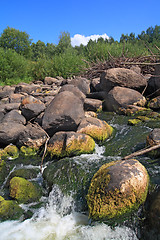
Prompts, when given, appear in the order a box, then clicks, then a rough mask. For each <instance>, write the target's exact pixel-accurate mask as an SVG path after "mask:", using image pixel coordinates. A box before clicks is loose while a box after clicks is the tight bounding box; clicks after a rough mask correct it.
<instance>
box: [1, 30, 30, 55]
mask: <svg viewBox="0 0 160 240" xmlns="http://www.w3.org/2000/svg"><path fill="white" fill-rule="evenodd" d="M30 44H31V39H29V35H28V34H27V33H26V32H22V31H19V30H16V29H15V28H10V27H7V28H6V29H4V31H3V33H2V34H1V37H0V47H3V48H4V49H13V50H15V51H16V52H17V53H19V54H21V55H23V56H25V57H27V58H29V57H30V54H31V48H30Z"/></svg>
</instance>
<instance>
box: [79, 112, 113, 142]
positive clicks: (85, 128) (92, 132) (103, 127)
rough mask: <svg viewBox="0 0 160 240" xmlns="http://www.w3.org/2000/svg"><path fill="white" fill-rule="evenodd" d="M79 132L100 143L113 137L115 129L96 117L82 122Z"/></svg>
mask: <svg viewBox="0 0 160 240" xmlns="http://www.w3.org/2000/svg"><path fill="white" fill-rule="evenodd" d="M77 132H78V133H84V134H87V135H89V136H90V137H92V138H93V139H94V140H96V141H98V142H99V141H104V140H106V139H107V138H109V137H110V136H111V135H112V132H113V128H112V127H111V126H110V125H109V124H108V123H106V122H105V121H102V120H100V119H97V118H94V117H87V118H84V119H83V120H82V121H81V123H80V125H79V127H78V129H77Z"/></svg>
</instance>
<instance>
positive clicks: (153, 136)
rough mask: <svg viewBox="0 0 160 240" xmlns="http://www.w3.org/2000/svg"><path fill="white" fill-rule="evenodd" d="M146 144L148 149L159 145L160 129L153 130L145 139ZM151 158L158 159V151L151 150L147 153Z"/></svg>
mask: <svg viewBox="0 0 160 240" xmlns="http://www.w3.org/2000/svg"><path fill="white" fill-rule="evenodd" d="M146 144H147V146H149V147H152V146H154V145H158V144H160V128H154V129H153V130H152V131H151V132H150V133H149V135H148V136H147V138H146ZM148 155H149V156H151V157H159V156H160V149H159V148H158V149H156V150H152V151H151V152H149V153H148Z"/></svg>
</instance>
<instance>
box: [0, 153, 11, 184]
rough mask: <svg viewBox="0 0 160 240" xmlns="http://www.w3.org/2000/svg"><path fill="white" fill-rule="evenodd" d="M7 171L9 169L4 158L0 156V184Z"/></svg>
mask: <svg viewBox="0 0 160 240" xmlns="http://www.w3.org/2000/svg"><path fill="white" fill-rule="evenodd" d="M8 173H9V169H8V168H7V166H6V163H5V161H4V160H2V159H1V157H0V184H2V183H3V182H4V180H5V178H6V177H7V175H8Z"/></svg>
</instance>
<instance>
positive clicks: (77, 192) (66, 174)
mask: <svg viewBox="0 0 160 240" xmlns="http://www.w3.org/2000/svg"><path fill="white" fill-rule="evenodd" d="M77 158H78V157H76V158H75V159H74V158H64V159H61V160H59V161H58V162H54V163H50V164H49V165H48V166H47V167H46V168H45V170H44V172H43V178H44V180H45V181H44V182H45V183H46V184H47V188H48V189H49V191H51V190H52V188H53V187H54V185H57V186H58V187H59V189H60V190H61V191H62V193H63V194H64V195H71V196H72V197H73V198H74V200H75V205H76V207H77V210H78V211H80V210H86V209H87V202H86V195H87V192H88V188H89V184H90V181H91V178H92V176H93V173H92V171H91V166H90V165H89V164H88V163H87V162H86V160H85V159H84V161H82V160H81V161H80V160H78V159H77ZM92 168H93V169H95V168H96V166H95V167H92ZM96 169H97V168H96ZM95 171H96V170H94V172H95Z"/></svg>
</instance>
